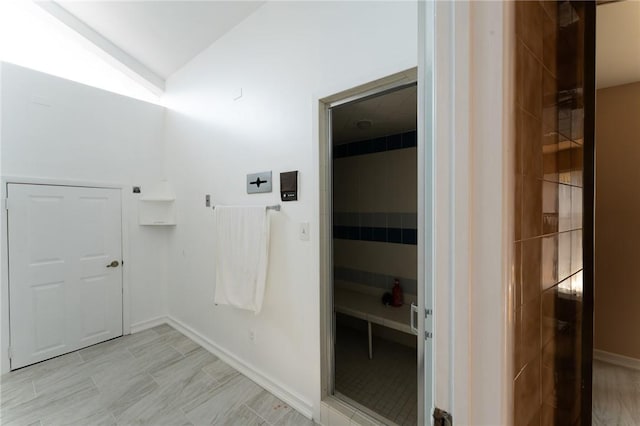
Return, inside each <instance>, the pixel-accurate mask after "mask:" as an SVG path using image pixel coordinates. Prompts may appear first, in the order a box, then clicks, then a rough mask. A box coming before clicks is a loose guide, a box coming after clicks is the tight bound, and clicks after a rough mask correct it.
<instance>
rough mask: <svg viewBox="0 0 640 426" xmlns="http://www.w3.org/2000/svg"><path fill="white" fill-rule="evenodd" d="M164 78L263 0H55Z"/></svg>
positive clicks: (235, 23) (253, 9)
mask: <svg viewBox="0 0 640 426" xmlns="http://www.w3.org/2000/svg"><path fill="white" fill-rule="evenodd" d="M57 3H58V4H59V5H60V6H62V7H63V8H64V9H66V10H67V11H68V12H69V13H71V14H72V15H74V16H75V17H76V18H78V19H79V20H80V21H83V22H84V23H85V24H87V25H88V26H89V27H91V28H92V29H93V30H95V31H96V32H98V33H99V34H101V35H102V36H103V37H105V38H106V39H108V40H109V41H111V42H112V43H113V44H115V45H116V46H117V47H119V48H120V49H122V50H123V51H124V52H126V53H128V54H129V55H130V56H132V57H134V58H136V59H137V60H138V61H139V62H140V63H142V64H143V65H144V66H146V67H147V68H148V69H149V70H150V71H152V72H153V73H155V74H156V75H158V76H160V77H162V78H164V79H166V78H167V77H169V76H170V75H171V74H173V73H174V72H176V71H177V70H178V69H180V68H181V67H182V66H183V65H184V64H186V63H187V62H188V61H189V60H191V59H192V58H193V57H195V56H196V55H198V54H199V53H200V52H201V51H202V50H204V49H205V48H206V47H208V46H209V45H211V43H213V42H214V41H216V40H217V39H218V38H220V37H221V36H222V35H223V34H225V33H226V32H227V31H229V30H230V29H231V28H233V27H234V26H236V25H237V24H238V23H240V22H241V21H242V20H244V19H245V18H246V17H247V16H249V15H250V14H252V13H253V12H254V11H255V10H256V9H257V8H258V7H260V6H261V5H262V4H264V1H58V2H57Z"/></svg>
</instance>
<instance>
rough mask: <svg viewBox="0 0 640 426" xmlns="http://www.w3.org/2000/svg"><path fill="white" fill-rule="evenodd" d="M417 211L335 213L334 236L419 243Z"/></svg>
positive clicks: (344, 238) (345, 238)
mask: <svg viewBox="0 0 640 426" xmlns="http://www.w3.org/2000/svg"><path fill="white" fill-rule="evenodd" d="M417 216H418V215H417V213H340V212H335V213H334V214H333V223H334V226H333V238H338V239H342V240H360V241H377V242H382V243H395V244H412V245H416V244H418V232H417V227H418V217H417Z"/></svg>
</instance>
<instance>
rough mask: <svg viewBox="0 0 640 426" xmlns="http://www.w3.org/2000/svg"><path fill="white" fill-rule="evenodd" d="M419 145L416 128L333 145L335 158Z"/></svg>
mask: <svg viewBox="0 0 640 426" xmlns="http://www.w3.org/2000/svg"><path fill="white" fill-rule="evenodd" d="M415 146H417V134H416V131H415V130H411V131H409V132H404V133H398V134H395V135H389V136H382V137H379V138H375V139H366V140H363V141H357V142H349V143H345V144H340V145H334V146H333V158H344V157H352V156H354V155H365V154H373V153H376V152H384V151H392V150H394V149H403V148H412V147H415Z"/></svg>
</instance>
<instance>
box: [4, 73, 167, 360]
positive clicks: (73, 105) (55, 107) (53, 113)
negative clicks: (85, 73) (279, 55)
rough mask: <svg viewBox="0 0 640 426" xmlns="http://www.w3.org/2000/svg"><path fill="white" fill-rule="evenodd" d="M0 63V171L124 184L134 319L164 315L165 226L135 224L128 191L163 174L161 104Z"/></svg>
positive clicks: (138, 321) (126, 265) (134, 214)
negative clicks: (162, 227) (0, 104)
mask: <svg viewBox="0 0 640 426" xmlns="http://www.w3.org/2000/svg"><path fill="white" fill-rule="evenodd" d="M0 66H1V68H0V71H1V73H0V74H1V80H0V86H1V98H0V100H1V103H2V107H1V114H2V115H1V116H0V121H1V122H2V129H1V130H2V134H1V147H0V153H1V170H2V175H3V176H12V177H15V176H20V177H30V178H51V179H62V180H65V181H76V182H97V183H115V184H122V185H124V188H123V190H122V199H123V208H124V209H125V211H126V216H125V218H124V227H125V228H128V235H129V238H128V243H129V245H128V247H125V253H126V250H128V251H129V256H128V257H127V258H125V261H126V263H125V268H127V270H128V271H129V272H128V273H129V278H130V283H131V323H132V324H133V325H135V324H136V323H140V322H142V321H146V320H149V319H152V318H155V317H158V316H164V315H166V310H167V307H166V305H167V304H166V257H167V239H168V230H167V229H161V228H160V227H153V228H149V227H141V226H138V224H137V202H136V200H135V199H136V198H137V196H134V194H132V190H131V186H132V185H141V186H142V187H143V192H144V188H145V186H147V187H148V185H150V184H153V183H156V182H158V181H159V180H161V179H163V178H164V172H163V168H164V143H163V137H162V132H163V119H164V108H163V107H161V106H158V105H153V104H149V103H146V102H142V101H138V100H134V99H131V98H127V97H124V96H120V95H116V94H114V93H110V92H106V91H103V90H100V89H95V88H92V87H89V86H85V85H82V84H79V83H75V82H72V81H69V80H64V79H61V78H58V77H53V76H50V75H47V74H42V73H40V72H36V71H32V70H29V69H26V68H21V67H18V66H16V65H12V64H7V63H2V64H1V65H0ZM2 318H3V323H4V322H6V321H4V317H2ZM5 333H6V331H5V329H4V324H3V334H5ZM4 339H5V336H4V335H3V341H4ZM4 353H5V352H3V354H4ZM3 367H4V366H3Z"/></svg>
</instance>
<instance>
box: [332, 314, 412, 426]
mask: <svg viewBox="0 0 640 426" xmlns="http://www.w3.org/2000/svg"><path fill="white" fill-rule="evenodd" d="M373 348H374V353H373V359H372V360H370V359H369V358H368V355H367V352H368V347H367V334H366V333H364V332H359V331H357V330H354V329H352V328H349V327H340V326H338V327H337V330H336V344H335V386H336V391H337V392H339V393H341V394H343V395H345V396H347V397H349V398H351V399H352V400H354V401H356V402H358V403H359V404H362V405H364V406H365V407H367V408H369V409H371V410H373V411H375V412H376V413H378V414H380V415H382V416H384V417H385V418H387V419H389V420H391V421H393V422H395V423H397V424H399V425H415V424H416V423H417V414H418V413H417V410H418V394H417V392H418V387H417V377H418V375H417V374H418V373H417V362H416V350H415V349H412V348H409V347H407V346H404V345H400V344H398V343H395V342H390V341H387V340H383V339H375V337H374V342H373Z"/></svg>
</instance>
